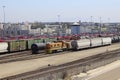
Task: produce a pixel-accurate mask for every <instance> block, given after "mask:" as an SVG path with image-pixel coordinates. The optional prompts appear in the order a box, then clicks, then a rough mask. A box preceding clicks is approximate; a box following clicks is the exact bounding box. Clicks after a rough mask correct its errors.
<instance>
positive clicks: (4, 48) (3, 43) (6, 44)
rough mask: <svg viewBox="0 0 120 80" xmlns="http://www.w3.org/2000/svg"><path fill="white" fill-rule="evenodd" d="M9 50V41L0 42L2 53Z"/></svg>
mask: <svg viewBox="0 0 120 80" xmlns="http://www.w3.org/2000/svg"><path fill="white" fill-rule="evenodd" d="M7 51H8V43H7V42H0V53H3V52H7Z"/></svg>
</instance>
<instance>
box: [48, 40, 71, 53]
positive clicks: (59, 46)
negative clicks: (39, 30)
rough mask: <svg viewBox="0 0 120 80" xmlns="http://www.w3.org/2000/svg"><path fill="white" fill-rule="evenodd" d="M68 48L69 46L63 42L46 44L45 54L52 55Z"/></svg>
mask: <svg viewBox="0 0 120 80" xmlns="http://www.w3.org/2000/svg"><path fill="white" fill-rule="evenodd" d="M68 47H69V44H68V43H66V42H64V41H57V42H54V43H48V44H46V53H48V54H50V53H54V52H57V51H58V50H62V51H65V50H67V49H68Z"/></svg>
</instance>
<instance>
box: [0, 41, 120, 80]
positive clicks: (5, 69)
mask: <svg viewBox="0 0 120 80" xmlns="http://www.w3.org/2000/svg"><path fill="white" fill-rule="evenodd" d="M116 49H120V43H118V44H114V45H111V46H104V47H99V48H94V49H87V50H81V51H77V52H70V53H68V54H62V55H56V56H50V57H45V58H39V59H33V60H26V61H17V62H11V63H4V64H0V79H1V78H4V77H8V76H13V75H17V74H22V73H25V72H29V71H34V70H38V69H41V68H44V67H48V64H50V65H52V66H56V65H60V64H64V63H69V62H72V61H75V60H79V59H82V58H85V57H88V56H92V55H96V54H101V53H104V52H107V51H112V50H116Z"/></svg>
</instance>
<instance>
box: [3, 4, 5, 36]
mask: <svg viewBox="0 0 120 80" xmlns="http://www.w3.org/2000/svg"><path fill="white" fill-rule="evenodd" d="M2 7H3V19H4V21H3V35H2V37H4V36H5V6H2Z"/></svg>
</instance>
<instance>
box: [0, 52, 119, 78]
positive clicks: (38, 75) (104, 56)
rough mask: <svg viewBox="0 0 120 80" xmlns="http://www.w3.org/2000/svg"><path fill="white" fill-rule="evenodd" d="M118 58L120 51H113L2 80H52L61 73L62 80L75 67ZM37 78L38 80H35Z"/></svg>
mask: <svg viewBox="0 0 120 80" xmlns="http://www.w3.org/2000/svg"><path fill="white" fill-rule="evenodd" d="M116 57H119V59H120V50H116V51H111V52H107V53H104V54H98V55H94V56H91V57H87V58H83V59H80V60H77V61H73V62H70V63H67V64H61V65H56V66H54V65H48V67H46V68H43V69H38V70H36V71H31V72H26V73H22V74H18V75H15V76H10V77H6V78H3V79H1V80H41V77H45V76H47V77H48V78H49V79H48V80H52V78H53V76H54V75H53V74H55V73H59V72H61V73H63V75H62V78H63V79H64V78H65V77H66V75H67V74H66V71H67V70H70V69H72V68H75V67H76V68H78V67H80V66H85V65H91V64H93V63H95V62H97V61H98V62H99V61H104V60H107V59H112V58H116ZM115 60H117V59H115ZM113 61H114V60H113ZM83 72H84V70H83ZM35 78H38V79H35ZM42 79H43V78H42ZM43 80H44V79H43ZM46 80H47V79H46ZM54 80H55V79H54Z"/></svg>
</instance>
